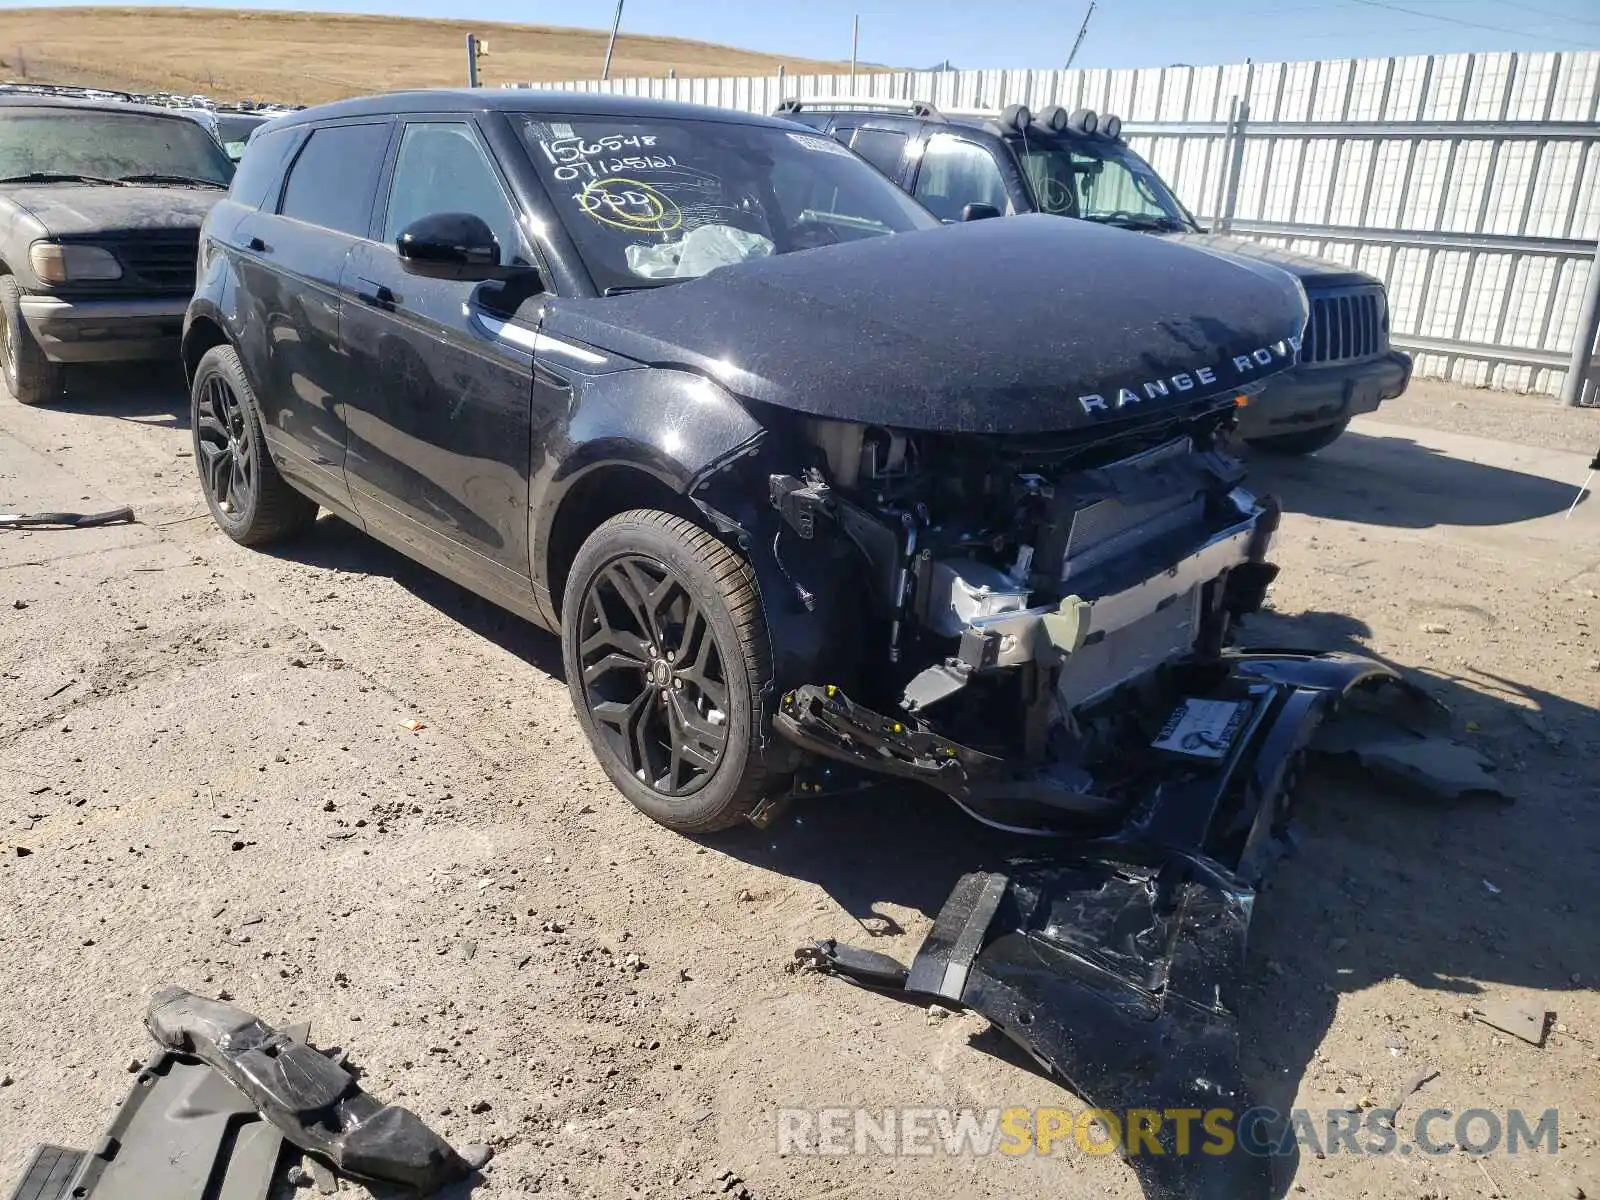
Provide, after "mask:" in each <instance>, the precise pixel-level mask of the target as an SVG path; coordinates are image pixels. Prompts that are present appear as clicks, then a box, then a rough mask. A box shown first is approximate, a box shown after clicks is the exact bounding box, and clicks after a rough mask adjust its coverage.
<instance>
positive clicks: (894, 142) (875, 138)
mask: <svg viewBox="0 0 1600 1200" xmlns="http://www.w3.org/2000/svg"><path fill="white" fill-rule="evenodd" d="M850 148H851V149H852V150H854V151H855V152H856V153H857V154H859V155H861V157H862V158H864V159H866V160H867V161H868V162H869V163H871V164H872V165H873V166H875V167H877V168H878V170H880V171H882V172H883V173H884V174H885V175H887V176H888V177H889V178H890V179H895V180H898V179H899V170H900V156H901V154H903V153H904V152H905V148H906V135H905V134H903V133H900V132H898V131H896V130H892V129H858V130H856V136H855V140H854V141H853V142H851V143H850Z"/></svg>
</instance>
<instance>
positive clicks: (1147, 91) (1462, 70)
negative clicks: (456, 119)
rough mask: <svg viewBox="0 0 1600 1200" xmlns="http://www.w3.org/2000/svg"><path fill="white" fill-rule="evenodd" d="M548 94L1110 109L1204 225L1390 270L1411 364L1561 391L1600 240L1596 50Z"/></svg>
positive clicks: (609, 85) (660, 83)
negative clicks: (831, 98)
mask: <svg viewBox="0 0 1600 1200" xmlns="http://www.w3.org/2000/svg"><path fill="white" fill-rule="evenodd" d="M534 86H537V87H547V88H557V89H565V90H575V91H608V92H618V93H623V94H627V95H637V96H651V97H657V98H660V99H671V100H683V101H689V102H692V103H696V104H711V105H718V106H721V107H725V108H736V109H743V110H746V111H751V112H771V111H772V110H773V109H774V108H776V107H777V105H778V102H779V101H780V100H782V99H785V98H788V97H794V96H839V97H855V98H865V97H877V98H885V99H899V100H907V99H916V100H928V101H931V102H932V103H934V104H935V105H937V106H939V107H941V108H986V107H987V108H997V107H999V106H1001V105H1004V104H1011V103H1023V104H1026V105H1028V106H1029V107H1030V108H1032V109H1034V110H1035V111H1038V110H1039V109H1040V108H1043V107H1044V106H1046V105H1048V104H1062V105H1065V106H1066V107H1068V108H1091V109H1094V110H1096V111H1097V112H1101V113H1116V114H1118V115H1120V116H1121V117H1122V118H1123V121H1124V128H1125V130H1126V135H1127V137H1128V140H1129V142H1130V143H1131V144H1132V145H1133V146H1134V147H1135V148H1136V149H1138V150H1139V151H1140V153H1142V154H1143V155H1144V156H1145V157H1146V158H1148V159H1149V160H1150V162H1151V163H1152V165H1154V166H1155V168H1156V169H1157V170H1158V171H1159V172H1160V173H1161V174H1162V175H1163V176H1164V177H1165V178H1166V179H1167V180H1168V181H1169V182H1170V183H1171V184H1172V185H1173V187H1174V188H1175V190H1176V191H1177V192H1178V194H1179V195H1180V196H1181V197H1182V198H1183V199H1184V201H1185V202H1186V203H1187V204H1188V205H1189V206H1190V208H1191V209H1193V210H1194V211H1195V212H1196V213H1197V214H1198V215H1200V216H1201V217H1202V219H1203V220H1205V221H1207V222H1208V223H1211V224H1213V225H1215V226H1218V227H1227V228H1231V229H1232V230H1233V231H1234V232H1236V233H1240V234H1245V235H1248V236H1251V237H1255V238H1259V239H1261V240H1262V241H1267V242H1272V243H1275V244H1278V245H1283V246H1289V247H1292V248H1294V249H1298V250H1303V251H1306V252H1308V253H1311V254H1316V255H1319V256H1322V257H1324V258H1329V259H1335V260H1338V261H1341V262H1345V263H1350V264H1353V265H1355V266H1357V267H1359V268H1361V269H1362V270H1365V271H1369V272H1371V273H1372V274H1374V275H1377V276H1378V277H1379V278H1381V279H1383V280H1384V281H1385V282H1386V283H1387V284H1388V287H1389V296H1390V304H1391V308H1392V311H1393V318H1392V319H1393V324H1394V339H1395V341H1396V342H1397V343H1398V344H1399V345H1401V346H1404V347H1406V348H1408V349H1410V350H1412V351H1413V352H1415V353H1416V355H1417V373H1418V374H1419V375H1420V376H1423V377H1432V378H1448V379H1453V380H1457V381H1460V382H1463V383H1469V384H1477V385H1483V386H1489V387H1498V388H1509V389H1514V390H1519V391H1532V392H1544V393H1549V394H1557V393H1560V392H1561V391H1562V384H1563V381H1564V379H1565V377H1566V374H1567V366H1568V363H1569V361H1570V359H1571V356H1572V353H1573V347H1574V345H1575V342H1576V340H1577V338H1578V335H1579V332H1580V326H1581V325H1582V324H1583V323H1584V320H1585V286H1586V282H1587V280H1588V277H1589V274H1590V271H1591V267H1592V264H1593V263H1594V260H1595V252H1596V240H1597V239H1600V149H1597V148H1596V144H1597V143H1600V124H1597V118H1600V52H1587V51H1586V52H1580V53H1572V54H1559V53H1551V54H1510V53H1507V54H1456V55H1435V56H1418V57H1411V58H1385V59H1357V60H1350V59H1344V60H1330V61H1323V62H1296V63H1246V64H1239V65H1233V66H1214V67H1159V68H1156V67H1152V68H1141V69H1137V70H1121V71H1111V70H1081V71H919V72H904V73H897V74H876V75H860V76H857V77H854V78H852V77H851V76H848V75H823V76H806V75H790V76H787V77H785V76H781V75H779V76H771V77H756V78H721V79H717V78H710V79H674V78H668V79H613V80H610V81H607V82H601V81H598V80H591V81H579V82H561V83H544V84H536V85H534ZM1589 349H1590V350H1591V356H1592V350H1593V341H1592V336H1591V340H1590V347H1589ZM1589 374H1590V381H1591V382H1590V384H1589V388H1588V396H1587V397H1586V399H1587V400H1588V402H1590V403H1594V402H1596V392H1597V391H1600V380H1597V376H1596V372H1594V371H1591V372H1590V373H1589Z"/></svg>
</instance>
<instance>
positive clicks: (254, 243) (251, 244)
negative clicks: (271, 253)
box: [245, 237, 267, 251]
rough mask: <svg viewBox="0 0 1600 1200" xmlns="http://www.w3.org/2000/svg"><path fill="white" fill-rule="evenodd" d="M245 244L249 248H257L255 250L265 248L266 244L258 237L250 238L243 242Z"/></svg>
mask: <svg viewBox="0 0 1600 1200" xmlns="http://www.w3.org/2000/svg"><path fill="white" fill-rule="evenodd" d="M245 246H246V247H248V248H249V249H251V250H257V251H262V250H266V248H267V244H266V243H265V242H263V241H262V240H261V239H260V238H258V237H253V238H251V239H250V240H249V241H248V242H246V243H245Z"/></svg>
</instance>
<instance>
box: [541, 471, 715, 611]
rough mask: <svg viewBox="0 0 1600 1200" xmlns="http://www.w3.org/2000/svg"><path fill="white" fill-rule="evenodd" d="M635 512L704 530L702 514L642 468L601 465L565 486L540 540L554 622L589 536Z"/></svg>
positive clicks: (669, 486)
mask: <svg viewBox="0 0 1600 1200" xmlns="http://www.w3.org/2000/svg"><path fill="white" fill-rule="evenodd" d="M635 508H652V509H657V510H659V511H661V512H670V513H672V514H673V515H674V516H679V517H684V518H686V519H688V520H691V521H694V522H695V523H696V524H698V525H700V526H702V527H706V521H705V517H704V515H703V514H702V513H701V512H700V511H699V509H697V508H696V507H695V505H694V503H693V502H692V501H691V500H690V499H689V498H688V497H687V496H686V495H684V494H683V492H682V491H681V490H679V489H678V488H677V487H675V486H674V485H673V484H672V483H669V482H668V481H667V480H666V479H664V478H662V477H661V476H660V475H658V474H656V473H655V472H654V471H651V470H650V469H648V468H647V467H645V466H643V465H641V464H638V463H634V462H628V461H613V462H606V463H600V464H597V465H595V466H593V467H590V468H589V469H588V470H586V471H585V472H584V473H583V474H582V475H580V476H578V477H577V478H575V479H573V480H572V481H571V482H570V483H568V485H567V487H566V490H565V493H564V494H563V495H562V497H561V502H560V504H559V505H558V506H557V508H556V510H555V515H554V516H553V517H552V518H551V521H550V526H549V531H548V533H547V535H546V537H545V539H544V555H543V559H544V561H543V564H542V565H543V568H544V569H543V571H542V575H543V578H544V579H545V581H546V583H547V585H548V586H549V588H550V605H551V609H552V611H553V612H554V613H555V615H556V617H557V618H558V619H559V618H560V616H561V605H562V599H563V597H564V595H565V592H566V589H567V576H568V574H569V573H570V572H571V570H572V563H573V560H574V559H576V558H577V557H578V550H579V549H580V548H581V547H582V546H583V543H584V542H585V541H586V540H587V539H588V537H589V535H590V534H591V533H593V532H594V531H595V530H596V529H598V528H599V527H600V525H601V524H603V523H604V522H606V521H608V520H610V519H611V518H612V517H614V516H617V515H618V514H619V513H625V512H628V511H630V510H632V509H635Z"/></svg>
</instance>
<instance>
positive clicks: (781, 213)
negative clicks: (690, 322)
mask: <svg viewBox="0 0 1600 1200" xmlns="http://www.w3.org/2000/svg"><path fill="white" fill-rule="evenodd" d="M519 128H520V131H521V134H522V138H523V141H524V142H525V143H526V145H527V148H528V154H529V157H530V158H531V159H532V160H533V163H534V166H535V168H536V169H537V170H538V172H539V175H540V178H541V179H542V180H543V181H544V185H545V188H546V189H547V190H548V191H549V193H550V196H551V197H552V199H553V200H554V202H555V206H556V209H557V211H558V212H559V213H560V215H561V220H562V223H563V224H564V225H565V226H566V228H567V231H568V233H570V234H571V235H572V239H573V241H574V242H576V243H577V245H578V249H579V251H580V252H581V253H582V255H583V258H584V262H585V264H586V265H587V266H588V268H589V273H590V274H591V275H592V276H593V277H594V281H595V284H596V286H597V287H599V288H600V289H601V290H602V291H617V290H625V289H631V288H637V287H650V286H653V285H655V284H658V283H664V282H668V281H671V280H675V279H687V278H691V277H693V276H696V275H704V274H705V273H706V272H707V271H710V270H713V269H715V268H717V267H721V266H729V265H732V264H734V263H740V262H747V261H749V260H751V259H755V258H764V257H766V256H767V255H770V254H787V253H790V252H792V251H795V250H808V249H811V248H812V247H815V246H827V245H832V244H834V243H836V242H850V241H855V240H857V239H859V238H867V237H879V236H881V235H883V234H886V233H904V232H908V231H910V230H913V229H931V228H934V227H936V226H937V225H938V224H939V222H938V221H937V220H936V219H935V218H934V217H933V216H931V215H930V214H929V213H928V212H927V211H925V210H924V209H923V208H922V207H921V206H920V205H918V204H917V203H916V202H915V201H913V200H912V199H911V198H910V197H909V196H907V195H906V194H905V193H903V192H902V191H900V189H898V188H897V187H895V186H894V185H893V184H892V183H890V182H889V181H888V180H886V179H885V178H884V177H883V176H882V175H880V174H878V172H876V171H874V170H873V169H872V168H871V167H869V166H868V165H867V164H866V163H864V162H862V161H861V160H860V159H858V158H857V157H856V156H855V155H854V154H852V153H851V152H850V151H849V150H846V149H845V148H844V147H843V146H841V145H839V144H838V143H837V142H835V141H834V140H833V139H832V138H828V137H824V136H822V135H820V134H816V133H807V132H804V131H802V130H798V129H796V130H785V129H777V128H771V127H767V126H760V125H743V124H735V123H723V122H719V121H698V120H688V121H685V120H661V119H657V118H650V117H619V118H616V119H604V118H591V117H578V118H552V117H545V116H540V117H526V118H523V119H522V120H521V121H520V124H519Z"/></svg>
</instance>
